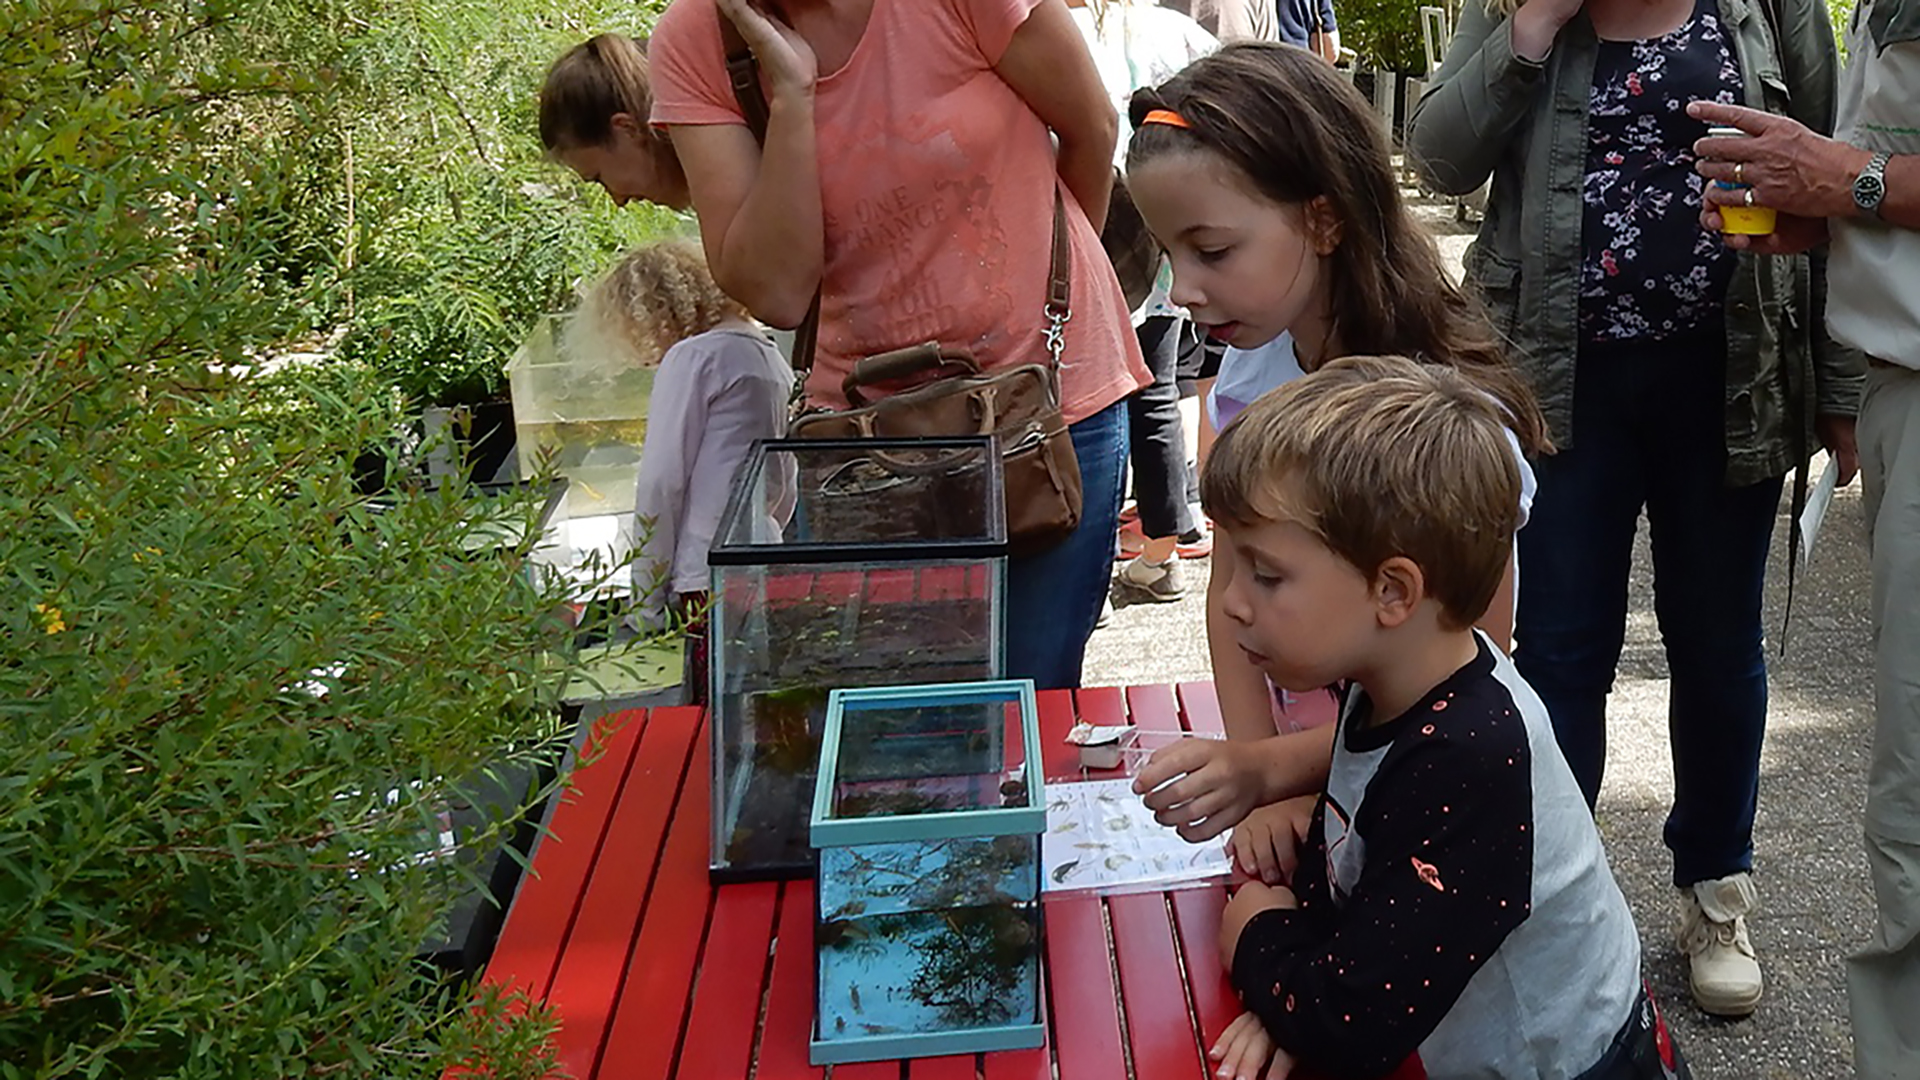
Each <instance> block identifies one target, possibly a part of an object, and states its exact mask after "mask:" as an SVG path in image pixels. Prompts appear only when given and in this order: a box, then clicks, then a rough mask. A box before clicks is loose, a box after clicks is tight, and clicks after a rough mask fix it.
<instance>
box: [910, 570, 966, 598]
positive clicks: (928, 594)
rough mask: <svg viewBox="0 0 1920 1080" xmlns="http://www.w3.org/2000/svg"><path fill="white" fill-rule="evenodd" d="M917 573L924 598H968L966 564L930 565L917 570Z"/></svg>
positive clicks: (921, 594)
mask: <svg viewBox="0 0 1920 1080" xmlns="http://www.w3.org/2000/svg"><path fill="white" fill-rule="evenodd" d="M916 574H917V575H918V578H919V588H920V599H922V600H965V599H966V598H967V568H966V567H964V566H929V567H927V568H925V569H924V570H919V571H916Z"/></svg>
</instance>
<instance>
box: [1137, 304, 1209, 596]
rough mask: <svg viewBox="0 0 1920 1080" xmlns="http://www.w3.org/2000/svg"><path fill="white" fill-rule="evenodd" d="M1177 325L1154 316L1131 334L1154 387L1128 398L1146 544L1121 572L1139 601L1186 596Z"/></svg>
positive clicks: (1189, 525) (1187, 524) (1188, 521)
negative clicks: (1181, 551) (1181, 549)
mask: <svg viewBox="0 0 1920 1080" xmlns="http://www.w3.org/2000/svg"><path fill="white" fill-rule="evenodd" d="M1183 322H1184V320H1182V319H1178V318H1175V317H1173V316H1170V315H1157V316H1154V317H1153V318H1150V319H1148V320H1147V321H1146V322H1144V323H1142V324H1141V325H1140V326H1139V327H1138V329H1137V330H1136V333H1137V334H1138V335H1139V338H1140V350H1141V352H1142V353H1144V354H1145V356H1146V360H1147V369H1148V370H1149V371H1151V372H1152V373H1153V383H1152V385H1150V386H1145V387H1142V388H1141V389H1140V390H1138V391H1137V392H1135V393H1134V394H1133V395H1132V396H1131V397H1129V398H1127V434H1128V440H1129V447H1128V454H1129V456H1130V457H1131V458H1132V461H1133V497H1134V503H1135V505H1136V506H1138V507H1139V511H1140V530H1141V532H1142V533H1144V534H1145V536H1146V544H1145V546H1144V547H1143V548H1142V549H1141V551H1140V554H1139V555H1136V556H1135V557H1134V558H1133V559H1131V560H1129V561H1128V562H1127V564H1126V565H1125V566H1123V567H1121V568H1120V573H1119V581H1120V585H1121V587H1122V588H1125V589H1126V590H1127V591H1128V592H1130V593H1132V594H1133V595H1135V596H1138V597H1140V598H1142V599H1146V600H1153V601H1166V600H1178V599H1180V598H1181V597H1182V596H1185V595H1186V592H1187V579H1186V575H1185V573H1184V572H1183V571H1182V570H1181V567H1180V556H1179V553H1178V550H1177V549H1178V545H1179V538H1180V537H1181V536H1182V535H1183V534H1187V533H1191V532H1193V531H1194V522H1193V518H1192V516H1191V515H1190V514H1189V513H1188V509H1187V476H1186V474H1187V449H1186V438H1185V436H1184V435H1183V434H1182V432H1181V426H1180V389H1179V385H1178V384H1177V382H1176V381H1175V375H1176V368H1177V367H1178V365H1179V360H1180V341H1181V337H1182V334H1181V324H1182V323H1183Z"/></svg>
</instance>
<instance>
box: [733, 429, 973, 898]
mask: <svg viewBox="0 0 1920 1080" xmlns="http://www.w3.org/2000/svg"><path fill="white" fill-rule="evenodd" d="M1006 536H1007V530H1006V510H1005V505H1004V503H1003V501H1002V495H1001V475H1000V457H999V454H998V452H997V450H996V447H995V444H994V441H993V440H992V438H991V437H987V436H980V437H972V438H938V439H934V438H927V439H861V440H828V439H779V440H768V441H762V442H757V443H755V444H754V446H753V449H752V450H751V451H750V452H749V454H748V456H747V459H746V461H744V462H743V463H742V464H741V467H740V471H739V473H738V474H737V475H736V476H735V477H734V488H733V495H732V498H731V501H730V502H729V503H728V506H727V510H726V513H725V515H724V516H723V517H722V518H721V524H720V530H719V532H718V533H717V534H716V536H715V538H714V543H713V547H712V549H711V550H710V552H709V554H708V559H707V561H708V563H709V564H710V565H711V567H712V574H713V578H712V581H713V585H712V597H713V608H712V611H711V612H710V614H709V620H708V622H709V631H708V632H709V633H710V635H711V639H710V640H711V645H710V655H711V658H712V659H711V664H710V676H709V677H710V679H711V683H710V686H709V694H708V701H709V706H710V708H711V709H712V710H713V718H712V724H713V818H712V821H713V838H712V844H713V847H712V858H711V862H710V865H711V868H712V873H713V876H714V878H715V879H716V880H723V881H724V880H744V879H754V878H762V879H764V878H781V877H804V876H806V875H808V874H810V873H812V869H813V858H812V852H811V851H810V850H809V848H808V846H807V830H806V820H807V807H808V805H809V802H810V800H811V799H812V797H813V782H814V766H815V763H816V761H817V759H818V756H819V749H820V737H821V733H822V731H823V730H824V728H825V725H826V715H827V696H828V694H829V692H831V691H833V690H836V689H841V688H847V687H864V686H899V685H911V684H916V683H946V682H967V681H979V680H985V679H997V678H999V677H1000V676H1001V675H1002V674H1003V672H1004V670H1005V664H1006V655H1005V654H1006V647H1005V643H1004V640H1003V639H1004V630H1003V621H1004V616H1003V614H1002V594H1003V592H1004V589H1005V585H1004V578H1005V574H1006V546H1007V540H1006Z"/></svg>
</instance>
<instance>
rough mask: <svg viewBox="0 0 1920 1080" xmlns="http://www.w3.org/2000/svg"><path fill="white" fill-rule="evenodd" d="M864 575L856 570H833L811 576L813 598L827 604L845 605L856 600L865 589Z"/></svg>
mask: <svg viewBox="0 0 1920 1080" xmlns="http://www.w3.org/2000/svg"><path fill="white" fill-rule="evenodd" d="M864 579H865V575H864V574H862V573H861V572H860V571H858V570H835V571H833V572H831V573H826V574H815V575H814V576H813V598H814V599H815V600H824V601H826V602H827V603H829V604H845V603H847V602H849V601H852V600H855V599H858V598H859V597H860V595H861V594H862V592H863V591H864V590H865V588H866V582H865V580H864Z"/></svg>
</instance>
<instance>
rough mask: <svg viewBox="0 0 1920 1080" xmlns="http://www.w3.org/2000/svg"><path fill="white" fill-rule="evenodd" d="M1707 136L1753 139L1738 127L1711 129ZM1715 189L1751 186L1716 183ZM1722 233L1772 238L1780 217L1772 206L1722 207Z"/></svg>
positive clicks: (1733, 189) (1742, 189) (1736, 189)
mask: <svg viewBox="0 0 1920 1080" xmlns="http://www.w3.org/2000/svg"><path fill="white" fill-rule="evenodd" d="M1707 135H1708V136H1709V137H1711V138H1715V139H1746V138H1751V136H1749V135H1748V134H1747V133H1746V132H1744V131H1741V130H1740V129H1739V128H1737V127H1718V126H1716V127H1710V128H1708V129H1707ZM1713 186H1714V187H1717V188H1719V189H1720V190H1722V191H1745V190H1747V189H1748V188H1749V187H1751V185H1749V184H1729V183H1726V182H1724V181H1715V182H1714V185H1713ZM1717 209H1718V210H1719V211H1720V231H1721V232H1722V233H1723V234H1726V235H1729V236H1735V235H1737V236H1770V235H1772V233H1773V229H1774V226H1775V225H1777V224H1778V223H1779V220H1778V219H1779V215H1778V213H1777V212H1776V211H1775V210H1774V209H1773V207H1771V206H1721V207H1718V208H1717Z"/></svg>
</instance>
